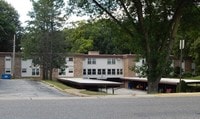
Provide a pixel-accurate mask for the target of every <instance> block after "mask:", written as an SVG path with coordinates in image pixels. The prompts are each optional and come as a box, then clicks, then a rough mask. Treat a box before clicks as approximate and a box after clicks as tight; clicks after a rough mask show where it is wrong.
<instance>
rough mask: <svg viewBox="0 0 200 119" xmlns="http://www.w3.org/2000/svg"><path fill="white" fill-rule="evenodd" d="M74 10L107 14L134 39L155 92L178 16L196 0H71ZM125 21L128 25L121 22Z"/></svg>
mask: <svg viewBox="0 0 200 119" xmlns="http://www.w3.org/2000/svg"><path fill="white" fill-rule="evenodd" d="M69 5H71V8H73V9H74V8H79V11H78V10H77V9H76V11H75V12H77V11H78V12H81V11H84V12H85V13H87V14H91V15H92V16H93V17H94V16H97V17H98V16H100V15H101V16H102V17H108V16H109V17H110V18H111V19H112V20H113V21H115V22H116V23H117V24H118V25H119V26H120V27H121V28H122V29H123V30H124V31H125V32H126V33H127V34H128V35H129V36H130V37H131V38H132V39H133V40H134V43H137V44H138V45H136V46H137V48H138V49H139V51H140V53H141V55H142V56H143V57H145V58H146V63H147V78H148V92H149V93H155V92H158V83H159V81H160V79H161V77H162V74H163V72H164V70H165V67H166V66H167V62H168V60H169V56H170V54H171V51H172V48H173V44H174V42H175V39H176V37H177V31H178V28H179V25H180V24H181V23H182V22H181V18H182V16H183V15H184V13H185V12H186V11H187V10H190V9H191V8H193V7H198V5H199V2H198V0H191V1H188V0H132V1H129V0H90V1H87V0H79V1H74V0H70V2H69ZM124 21H127V23H129V24H128V25H124V24H123V22H124ZM135 37H136V38H135Z"/></svg>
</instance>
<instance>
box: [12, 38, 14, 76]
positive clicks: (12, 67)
mask: <svg viewBox="0 0 200 119" xmlns="http://www.w3.org/2000/svg"><path fill="white" fill-rule="evenodd" d="M12 56H13V57H12V77H13V78H14V77H15V34H14V38H13V54H12Z"/></svg>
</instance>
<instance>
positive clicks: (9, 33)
mask: <svg viewBox="0 0 200 119" xmlns="http://www.w3.org/2000/svg"><path fill="white" fill-rule="evenodd" d="M19 30H20V22H19V14H18V13H17V11H16V10H15V9H14V8H13V7H12V6H11V5H10V4H8V3H7V2H5V1H4V0H1V1H0V51H1V52H9V51H12V47H13V45H12V44H13V38H14V34H17V33H18V32H19ZM18 43H19V42H18Z"/></svg>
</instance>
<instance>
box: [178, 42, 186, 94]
mask: <svg viewBox="0 0 200 119" xmlns="http://www.w3.org/2000/svg"><path fill="white" fill-rule="evenodd" d="M184 47H185V40H180V45H179V49H180V51H181V54H180V62H179V63H180V64H179V65H180V80H179V92H181V79H182V60H183V49H184Z"/></svg>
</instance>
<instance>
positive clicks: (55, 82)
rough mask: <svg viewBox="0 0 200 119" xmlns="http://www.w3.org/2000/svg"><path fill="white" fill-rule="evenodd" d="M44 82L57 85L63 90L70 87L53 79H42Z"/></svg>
mask: <svg viewBox="0 0 200 119" xmlns="http://www.w3.org/2000/svg"><path fill="white" fill-rule="evenodd" d="M43 81H44V82H45V83H48V84H50V85H51V86H55V87H58V88H60V89H62V90H65V89H70V88H71V87H69V86H67V85H65V84H62V83H60V82H58V81H54V80H43Z"/></svg>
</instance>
